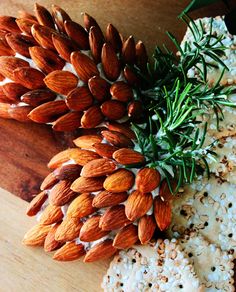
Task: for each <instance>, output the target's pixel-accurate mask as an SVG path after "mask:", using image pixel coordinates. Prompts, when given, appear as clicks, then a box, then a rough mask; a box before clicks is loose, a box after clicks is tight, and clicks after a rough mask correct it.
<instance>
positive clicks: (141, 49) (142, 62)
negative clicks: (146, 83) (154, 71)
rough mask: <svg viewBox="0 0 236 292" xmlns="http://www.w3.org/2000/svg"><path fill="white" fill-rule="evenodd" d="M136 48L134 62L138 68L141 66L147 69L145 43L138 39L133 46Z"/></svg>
mask: <svg viewBox="0 0 236 292" xmlns="http://www.w3.org/2000/svg"><path fill="white" fill-rule="evenodd" d="M135 50H136V63H137V65H138V67H139V68H141V69H142V70H143V71H145V70H147V62H148V55H147V51H146V48H145V45H144V44H143V42H142V41H138V43H137V44H136V46H135Z"/></svg>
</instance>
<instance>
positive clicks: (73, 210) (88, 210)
mask: <svg viewBox="0 0 236 292" xmlns="http://www.w3.org/2000/svg"><path fill="white" fill-rule="evenodd" d="M93 198H94V196H93V195H91V194H89V193H83V194H81V195H79V196H78V197H77V198H75V199H74V200H73V201H72V202H71V203H70V205H69V208H68V210H67V213H66V214H67V217H74V218H77V219H80V218H83V217H86V216H88V215H90V214H92V213H94V212H95V211H96V208H94V207H93V205H92V202H93Z"/></svg>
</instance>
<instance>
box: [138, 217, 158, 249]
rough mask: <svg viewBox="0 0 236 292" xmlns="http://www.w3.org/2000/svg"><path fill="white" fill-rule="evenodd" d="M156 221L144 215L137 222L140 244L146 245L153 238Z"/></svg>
mask: <svg viewBox="0 0 236 292" xmlns="http://www.w3.org/2000/svg"><path fill="white" fill-rule="evenodd" d="M155 229H156V221H155V219H154V217H153V215H144V216H143V217H141V218H140V219H139V222H138V237H139V240H140V242H141V244H147V243H148V242H149V241H150V240H151V239H152V237H153V234H154V232H155Z"/></svg>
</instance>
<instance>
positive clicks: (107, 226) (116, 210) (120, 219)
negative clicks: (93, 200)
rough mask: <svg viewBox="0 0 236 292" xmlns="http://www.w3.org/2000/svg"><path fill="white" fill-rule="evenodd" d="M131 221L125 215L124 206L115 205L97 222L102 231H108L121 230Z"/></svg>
mask: <svg viewBox="0 0 236 292" xmlns="http://www.w3.org/2000/svg"><path fill="white" fill-rule="evenodd" d="M130 223H131V221H130V220H129V219H128V218H127V217H126V215H125V206H124V205H116V206H112V207H110V208H108V209H107V210H106V211H105V213H104V214H103V215H102V217H101V219H100V221H99V227H100V228H101V229H102V230H105V231H109V230H115V229H119V228H122V227H124V226H126V225H128V224H130Z"/></svg>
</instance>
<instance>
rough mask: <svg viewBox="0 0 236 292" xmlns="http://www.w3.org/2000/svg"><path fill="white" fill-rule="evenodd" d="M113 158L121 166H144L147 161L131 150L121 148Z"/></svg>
mask: <svg viewBox="0 0 236 292" xmlns="http://www.w3.org/2000/svg"><path fill="white" fill-rule="evenodd" d="M112 157H113V158H114V159H115V160H116V161H117V162H118V163H120V164H123V165H129V164H142V163H144V161H145V158H144V156H143V155H142V154H141V153H139V152H137V151H135V150H133V149H129V148H121V149H119V150H117V151H115V152H114V153H113V155H112Z"/></svg>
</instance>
